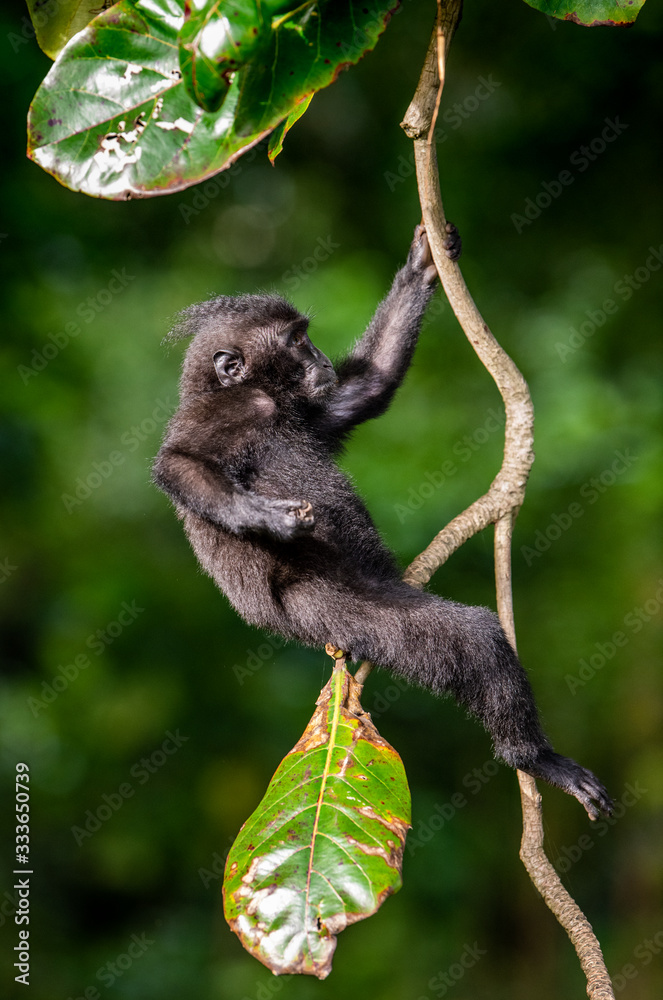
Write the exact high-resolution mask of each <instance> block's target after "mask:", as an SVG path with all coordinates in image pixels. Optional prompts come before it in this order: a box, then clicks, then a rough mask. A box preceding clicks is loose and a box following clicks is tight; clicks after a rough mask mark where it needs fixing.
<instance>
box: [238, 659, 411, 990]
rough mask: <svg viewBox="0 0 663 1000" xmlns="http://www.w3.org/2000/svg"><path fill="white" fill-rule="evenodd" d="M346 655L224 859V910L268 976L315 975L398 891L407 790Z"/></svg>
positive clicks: (397, 759) (321, 972)
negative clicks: (355, 927)
mask: <svg viewBox="0 0 663 1000" xmlns="http://www.w3.org/2000/svg"><path fill="white" fill-rule="evenodd" d="M360 690H361V689H360V687H359V685H358V684H357V683H356V682H355V680H354V678H353V677H352V676H351V675H350V674H349V673H348V672H347V671H346V669H345V665H344V662H343V661H341V662H339V663H337V664H335V666H334V670H333V673H332V677H331V679H330V681H329V683H328V684H327V685H326V687H325V688H324V689H323V690H322V692H321V694H320V697H319V698H318V701H317V706H318V707H317V709H316V711H315V713H314V715H313V717H312V719H311V721H310V722H309V724H308V726H307V727H306V730H305V732H304V734H303V736H302V738H301V739H300V740H299V742H298V743H297V745H296V746H295V747H294V748H293V749H292V750H291V751H290V753H289V754H288V755H287V757H285V759H284V760H283V761H282V763H281V764H280V766H279V768H278V770H277V771H276V773H275V775H274V777H273V778H272V780H271V782H270V784H269V787H268V789H267V792H266V794H265V797H264V798H263V800H262V802H261V803H260V805H259V806H258V808H257V809H256V811H255V812H254V813H253V815H252V816H251V817H250V818H249V819H248V820H247V822H246V823H245V824H244V826H243V827H242V829H241V831H240V833H239V835H238V837H237V840H236V841H235V843H234V845H233V847H232V848H231V850H230V853H229V855H228V861H227V864H226V873H225V883H224V890H223V894H224V910H225V915H226V919H227V921H228V923H229V924H230V926H231V928H232V929H233V930H234V931H235V933H236V934H237V935H238V936H239V938H240V940H241V942H242V944H243V945H244V947H245V948H246V949H247V951H249V952H251V954H252V955H254V956H255V957H256V958H257V959H259V961H261V962H262V963H263V964H264V965H266V966H267V967H268V968H269V969H271V970H272V972H275V973H277V974H282V973H306V974H309V975H314V976H317V977H318V978H319V979H324V978H325V977H326V976H327V975H329V973H330V971H331V962H332V957H333V954H334V949H335V947H336V935H337V934H339V933H340V931H342V930H343V929H344V928H345V927H347V925H348V924H351V923H354V922H355V921H357V920H363V919H364V918H365V917H368V916H370V915H371V914H372V913H375V911H376V910H377V909H378V908H379V906H380V905H381V904H382V903H383V901H384V900H385V899H386V897H387V896H389V895H390V894H391V893H392V892H396V891H397V890H398V889H399V888H400V886H401V864H402V858H403V848H404V845H405V835H406V832H407V829H408V827H409V825H410V793H409V789H408V785H407V779H406V777H405V771H404V768H403V763H402V761H401V759H400V757H399V756H398V754H397V753H396V751H395V750H394V749H393V747H391V746H389V744H388V743H387V742H386V741H385V740H383V739H382V737H381V736H380V735H379V733H378V731H377V729H376V728H375V726H374V725H373V723H372V722H371V719H370V716H369V715H368V714H367V713H365V712H364V711H363V709H362V707H361V705H360V702H359V692H360Z"/></svg>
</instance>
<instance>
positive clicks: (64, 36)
mask: <svg viewBox="0 0 663 1000" xmlns="http://www.w3.org/2000/svg"><path fill="white" fill-rule="evenodd" d="M27 4H28V10H29V11H30V18H31V19H32V23H33V25H34V28H35V34H36V36H37V42H38V44H39V47H40V49H42V51H43V52H45V53H46V55H47V56H50V57H51V59H55V58H56V57H57V56H58V55H59V54H60V52H61V51H62V49H63V48H64V47H65V45H66V44H67V42H68V41H69V39H70V38H73V37H74V35H77V34H78V32H79V31H82V30H83V28H85V27H86V25H88V24H89V23H90V21H91V20H92V19H93V18H94V17H96V15H97V14H99V12H100V11H101V9H102V8H103V7H104V6H106V7H109V6H110V3H109V2H106V3H105V4H104V0H27Z"/></svg>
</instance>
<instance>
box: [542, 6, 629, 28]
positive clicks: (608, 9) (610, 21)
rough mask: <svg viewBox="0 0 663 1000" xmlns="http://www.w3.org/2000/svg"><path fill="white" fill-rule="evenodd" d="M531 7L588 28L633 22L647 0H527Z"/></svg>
mask: <svg viewBox="0 0 663 1000" xmlns="http://www.w3.org/2000/svg"><path fill="white" fill-rule="evenodd" d="M525 2H526V3H528V4H529V6H530V7H534V8H535V9H536V10H540V11H541V13H542V14H547V15H548V16H549V17H556V18H558V19H559V20H560V21H575V23H576V24H582V25H584V26H585V27H588V28H600V27H619V26H622V25H625V24H632V23H633V21H635V19H636V17H637V16H638V14H639V13H640V10H641V8H642V7H643V5H644V2H645V0H525Z"/></svg>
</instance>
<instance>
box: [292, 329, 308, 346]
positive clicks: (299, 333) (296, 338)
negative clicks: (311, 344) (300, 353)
mask: <svg viewBox="0 0 663 1000" xmlns="http://www.w3.org/2000/svg"><path fill="white" fill-rule="evenodd" d="M290 343H291V345H292V346H293V347H302V346H303V345H304V344H305V343H306V334H305V333H304V331H303V330H295V332H294V333H291V334H290Z"/></svg>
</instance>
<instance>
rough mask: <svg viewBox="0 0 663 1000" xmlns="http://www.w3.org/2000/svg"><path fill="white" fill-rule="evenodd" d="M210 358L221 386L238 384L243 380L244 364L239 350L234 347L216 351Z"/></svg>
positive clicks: (244, 373)
mask: <svg viewBox="0 0 663 1000" xmlns="http://www.w3.org/2000/svg"><path fill="white" fill-rule="evenodd" d="M212 360H213V361H214V368H215V369H216V375H217V378H218V380H219V382H220V383H221V385H222V386H225V387H229V386H231V385H238V384H239V383H240V382H243V381H244V377H245V375H246V365H245V364H244V358H243V356H242V353H241V351H236V350H234V349H229V350H223V351H217V352H216V354H215V355H214V357H213V358H212Z"/></svg>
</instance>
